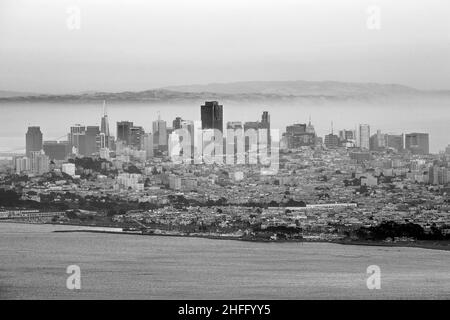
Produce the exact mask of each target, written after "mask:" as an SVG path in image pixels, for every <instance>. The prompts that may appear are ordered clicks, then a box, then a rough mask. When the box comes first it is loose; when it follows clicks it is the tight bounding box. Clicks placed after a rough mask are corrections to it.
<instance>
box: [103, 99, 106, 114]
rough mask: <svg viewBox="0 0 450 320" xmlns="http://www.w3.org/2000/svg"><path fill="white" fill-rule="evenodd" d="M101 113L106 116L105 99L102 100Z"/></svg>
mask: <svg viewBox="0 0 450 320" xmlns="http://www.w3.org/2000/svg"><path fill="white" fill-rule="evenodd" d="M103 115H104V116H106V100H103Z"/></svg>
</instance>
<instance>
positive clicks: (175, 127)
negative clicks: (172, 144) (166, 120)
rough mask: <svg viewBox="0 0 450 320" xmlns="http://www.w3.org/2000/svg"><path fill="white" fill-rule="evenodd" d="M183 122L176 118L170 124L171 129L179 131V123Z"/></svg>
mask: <svg viewBox="0 0 450 320" xmlns="http://www.w3.org/2000/svg"><path fill="white" fill-rule="evenodd" d="M182 122H183V119H181V117H176V118H175V120H173V122H172V129H173V130H176V129H181V123H182Z"/></svg>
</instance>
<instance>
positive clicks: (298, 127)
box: [284, 123, 316, 149]
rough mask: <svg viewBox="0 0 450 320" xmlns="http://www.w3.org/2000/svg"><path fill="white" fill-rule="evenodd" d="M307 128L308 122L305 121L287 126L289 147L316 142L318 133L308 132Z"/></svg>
mask: <svg viewBox="0 0 450 320" xmlns="http://www.w3.org/2000/svg"><path fill="white" fill-rule="evenodd" d="M306 128H307V126H306V124H303V123H296V124H293V125H290V126H287V127H286V133H284V137H285V139H286V144H287V148H288V149H297V148H300V147H304V146H313V145H314V144H315V137H316V135H315V134H314V133H312V132H307V130H306Z"/></svg>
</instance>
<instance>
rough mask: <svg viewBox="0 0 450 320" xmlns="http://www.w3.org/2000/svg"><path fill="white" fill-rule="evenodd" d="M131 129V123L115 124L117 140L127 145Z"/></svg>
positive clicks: (121, 122)
mask: <svg viewBox="0 0 450 320" xmlns="http://www.w3.org/2000/svg"><path fill="white" fill-rule="evenodd" d="M131 127H133V122H130V121H120V122H117V140H118V141H124V142H125V143H126V144H127V145H129V144H130V139H131Z"/></svg>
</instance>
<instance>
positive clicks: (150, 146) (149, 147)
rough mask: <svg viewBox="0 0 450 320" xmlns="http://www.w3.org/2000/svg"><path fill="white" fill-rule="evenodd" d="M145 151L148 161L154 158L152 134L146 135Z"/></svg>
mask: <svg viewBox="0 0 450 320" xmlns="http://www.w3.org/2000/svg"><path fill="white" fill-rule="evenodd" d="M143 145H144V149H143V150H145V155H146V158H147V160H149V159H151V158H152V157H153V136H152V134H151V133H145V134H144V143H143Z"/></svg>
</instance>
